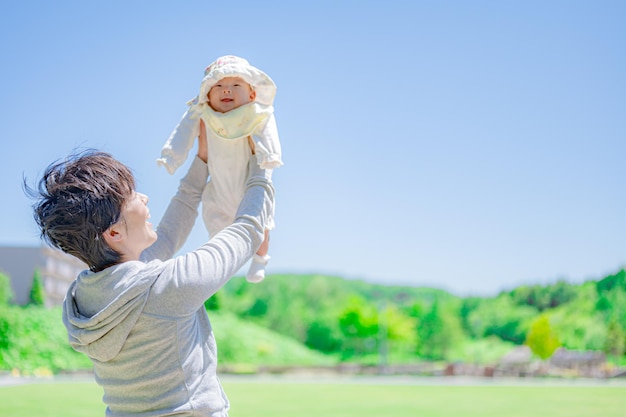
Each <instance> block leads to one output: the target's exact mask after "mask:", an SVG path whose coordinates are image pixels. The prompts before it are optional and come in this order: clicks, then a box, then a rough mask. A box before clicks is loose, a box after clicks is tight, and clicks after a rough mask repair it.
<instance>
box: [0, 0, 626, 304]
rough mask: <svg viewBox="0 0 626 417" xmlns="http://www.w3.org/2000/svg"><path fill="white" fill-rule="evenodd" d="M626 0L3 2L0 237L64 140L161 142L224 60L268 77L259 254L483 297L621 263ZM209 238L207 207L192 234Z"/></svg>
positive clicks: (146, 157)
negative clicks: (271, 196) (268, 176)
mask: <svg viewBox="0 0 626 417" xmlns="http://www.w3.org/2000/svg"><path fill="white" fill-rule="evenodd" d="M625 21H626V2H624V1H604V0H603V1H576V0H563V1H560V0H551V1H545V0H527V1H481V0H476V1H460V0H459V1H434V0H433V1H419V0H415V1H394V0H389V1H368V0H360V1H338V0H334V1H326V0H322V1H314V2H301V1H296V2H286V1H282V0H281V1H278V0H276V1H274V0H267V1H247V0H244V1H238V2H223V1H222V2H214V1H206V0H205V1H199V0H187V1H185V2H173V1H118V0H114V1H88V2H86V1H58V2H47V1H28V0H25V1H19V2H17V1H13V2H8V3H5V4H3V6H2V8H1V11H0V54H1V56H2V64H1V66H0V82H1V83H2V88H1V90H0V91H1V93H0V137H1V143H2V148H3V152H2V164H0V178H1V187H2V196H3V200H2V216H1V217H0V222H1V224H0V245H38V244H39V238H38V233H37V230H36V228H35V224H34V222H33V220H32V214H31V208H30V205H31V201H29V200H28V199H27V198H26V197H25V195H24V193H23V191H22V188H21V181H22V177H23V176H26V178H27V179H28V180H29V182H30V183H31V184H32V183H34V181H35V180H36V179H37V178H38V177H39V175H40V174H41V173H42V172H43V170H44V169H45V167H46V166H47V165H48V164H49V163H50V162H52V161H53V160H56V159H58V158H62V157H64V156H65V155H67V154H68V153H70V152H71V151H72V150H73V149H75V148H81V147H91V148H99V149H102V150H105V151H108V152H111V153H112V154H113V155H114V156H116V157H117V158H118V159H120V160H122V161H123V162H125V163H126V164H128V165H129V166H130V167H131V168H133V170H134V173H135V175H136V177H137V182H138V190H139V191H142V192H144V193H146V194H148V195H149V197H150V207H151V212H152V220H153V222H154V223H156V221H157V220H158V219H159V218H160V217H161V215H162V214H163V212H164V209H165V206H166V204H167V202H168V201H169V198H170V197H171V196H172V195H173V193H174V191H175V188H176V186H177V184H178V180H179V179H180V177H181V176H182V174H183V172H184V171H185V170H186V166H187V165H185V167H183V168H181V169H180V170H179V171H177V172H176V173H175V174H174V175H173V176H172V175H169V174H168V173H167V172H166V170H165V169H164V168H162V167H157V165H156V162H155V160H156V158H158V157H159V155H160V150H161V147H162V145H163V143H164V142H165V140H166V139H167V137H168V136H169V134H170V132H171V130H172V128H173V127H174V126H175V125H176V123H177V122H178V120H179V119H180V116H181V115H182V113H183V112H184V110H185V102H186V101H187V100H188V99H190V98H192V97H193V96H195V95H196V94H197V91H198V87H199V84H200V80H201V78H202V72H203V70H204V68H205V66H206V65H208V64H209V63H210V62H212V61H213V60H214V59H215V58H216V57H218V56H221V55H227V54H235V55H239V56H242V57H245V58H247V59H248V60H249V61H250V62H251V63H252V64H253V65H255V66H257V67H259V68H261V69H263V70H264V71H266V72H267V73H268V74H269V75H270V76H271V77H272V78H273V79H274V81H275V82H276V83H277V85H278V94H277V97H276V101H275V114H276V118H277V122H278V128H279V132H280V136H281V142H282V146H283V156H284V162H285V165H284V166H283V167H281V168H280V169H278V170H276V172H275V175H274V178H275V183H276V187H277V208H276V210H277V212H276V223H277V227H276V229H275V230H274V232H273V233H272V245H271V248H270V254H271V255H272V260H271V263H270V265H269V269H268V272H269V273H289V272H293V273H324V274H332V275H339V276H343V277H346V278H354V279H364V280H367V281H370V282H379V283H385V284H408V285H414V286H433V287H439V288H443V289H446V290H449V291H452V292H453V293H456V294H459V295H469V294H478V295H483V294H484V295H490V294H495V293H497V292H498V291H500V290H503V289H510V288H513V287H514V286H517V285H521V284H535V283H539V284H545V283H549V282H554V281H556V280H558V279H567V280H569V281H571V282H575V283H579V282H582V281H583V280H587V279H597V278H602V277H603V276H605V275H606V274H610V273H614V272H616V271H618V270H619V269H620V268H621V267H623V266H624V265H625V264H626V192H625V190H624V179H625V174H626V161H625V159H624V157H625V155H626V48H625V45H626V27H625V26H624V22H625ZM205 238H206V232H205V231H204V227H203V225H202V223H201V221H200V220H198V222H197V224H196V228H195V230H194V232H193V234H192V236H191V237H190V239H189V241H188V244H187V245H186V246H185V248H184V249H185V250H191V249H193V248H195V247H197V246H199V245H200V244H202V243H203V241H204V240H205Z"/></svg>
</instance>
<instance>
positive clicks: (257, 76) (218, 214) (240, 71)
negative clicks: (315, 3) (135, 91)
mask: <svg viewBox="0 0 626 417" xmlns="http://www.w3.org/2000/svg"><path fill="white" fill-rule="evenodd" d="M225 77H241V78H243V79H244V80H245V81H246V82H247V83H248V84H250V86H252V88H253V89H254V90H255V92H256V100H255V101H253V102H251V103H248V104H245V105H243V106H241V107H238V108H236V109H233V110H231V111H228V112H226V113H220V112H216V111H214V110H213V109H212V108H211V106H210V105H209V103H208V98H207V93H208V92H209V90H210V89H211V87H213V86H214V85H215V84H216V83H217V82H218V81H219V80H221V79H223V78H225ZM275 95H276V84H274V81H272V79H271V78H270V77H269V76H268V75H267V74H265V73H264V72H263V71H261V70H259V69H257V68H255V67H253V66H251V65H250V64H249V63H248V61H247V60H245V59H243V58H239V57H235V56H225V57H221V58H218V59H217V60H216V61H215V62H213V63H212V64H211V65H209V66H208V67H207V68H206V70H205V76H204V78H203V80H202V83H201V84H200V94H199V95H198V96H197V97H196V98H194V99H193V100H191V101H189V102H188V103H187V104H188V105H189V107H188V108H187V111H186V112H185V113H184V114H183V117H182V119H181V121H180V122H179V123H178V125H177V126H176V128H175V129H174V130H173V131H172V133H171V135H170V137H169V139H168V140H167V142H166V143H165V145H164V146H163V148H162V150H161V158H160V159H157V163H158V164H159V165H163V166H164V167H165V168H167V170H168V172H169V173H170V174H173V173H174V172H175V171H176V169H177V168H178V167H180V166H181V165H182V164H183V163H184V162H185V160H186V159H187V155H188V153H189V151H190V150H191V148H192V147H193V143H194V140H195V138H196V137H198V135H199V133H200V119H202V120H203V121H204V124H205V126H206V136H207V145H208V161H207V165H208V168H209V181H208V183H207V185H206V187H205V189H204V192H203V194H202V218H203V220H204V224H205V226H206V228H207V230H208V231H209V234H210V236H211V237H213V236H215V234H217V232H219V231H220V230H222V229H223V228H225V227H226V226H228V225H230V224H231V223H232V222H233V220H234V218H235V213H236V212H237V209H238V207H239V203H240V202H241V199H242V197H243V194H244V191H245V184H246V179H247V178H248V161H249V159H250V155H251V150H250V145H249V143H248V137H250V138H251V139H252V141H253V142H254V148H255V154H256V157H257V160H258V163H259V166H260V167H261V168H263V169H273V168H277V167H279V166H281V165H282V164H283V163H282V159H281V147H280V141H279V137H278V129H277V126H276V119H275V118H274V108H273V103H274V97H275ZM273 228H274V216H273V213H272V215H271V216H270V218H269V222H268V230H271V229H273ZM268 259H269V257H268ZM257 261H259V262H263V261H262V260H261V259H258V257H257ZM265 261H266V260H265ZM257 266H258V265H257Z"/></svg>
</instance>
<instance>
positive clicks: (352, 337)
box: [339, 296, 379, 356]
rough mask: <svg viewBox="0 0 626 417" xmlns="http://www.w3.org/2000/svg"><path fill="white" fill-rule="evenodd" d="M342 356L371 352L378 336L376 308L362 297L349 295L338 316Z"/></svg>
mask: <svg viewBox="0 0 626 417" xmlns="http://www.w3.org/2000/svg"><path fill="white" fill-rule="evenodd" d="M339 328H340V329H341V332H342V333H343V335H344V347H343V349H342V353H343V354H344V356H353V355H360V354H365V353H373V352H374V351H375V348H376V338H377V336H378V331H379V328H378V310H377V309H376V308H375V307H374V306H373V305H372V304H369V303H368V302H367V301H366V300H365V299H364V298H362V297H359V296H351V297H350V298H349V300H348V304H347V306H346V307H345V309H344V311H343V313H342V314H341V315H340V317H339Z"/></svg>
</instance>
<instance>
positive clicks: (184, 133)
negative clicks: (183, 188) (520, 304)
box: [157, 105, 200, 174]
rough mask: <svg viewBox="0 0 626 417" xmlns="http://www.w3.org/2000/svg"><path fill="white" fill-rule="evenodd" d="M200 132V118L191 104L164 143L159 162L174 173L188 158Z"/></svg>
mask: <svg viewBox="0 0 626 417" xmlns="http://www.w3.org/2000/svg"><path fill="white" fill-rule="evenodd" d="M199 133H200V120H199V119H198V117H197V116H196V112H195V106H194V105H190V106H189V108H188V109H187V111H186V112H185V113H184V114H183V117H182V118H181V120H180V122H178V125H176V127H175V128H174V130H173V131H172V133H171V134H170V137H169V138H168V139H167V142H165V145H163V148H162V149H161V158H159V159H157V164H158V165H162V166H164V167H165V168H166V169H167V172H169V173H170V174H173V173H174V172H175V171H176V169H178V168H179V167H180V166H181V165H182V164H183V163H184V162H185V160H186V159H187V154H188V153H189V150H190V149H191V147H192V146H193V141H194V140H195V138H196V137H197V136H198V134H199Z"/></svg>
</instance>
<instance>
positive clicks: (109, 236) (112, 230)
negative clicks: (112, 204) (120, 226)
mask: <svg viewBox="0 0 626 417" xmlns="http://www.w3.org/2000/svg"><path fill="white" fill-rule="evenodd" d="M102 237H103V238H104V241H105V242H106V243H107V244H108V245H109V246H113V245H115V244H116V243H118V242H119V241H120V240H122V234H121V233H120V232H119V231H118V230H117V227H116V225H113V226H111V227H109V228H108V229H107V230H105V231H104V233H102Z"/></svg>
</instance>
